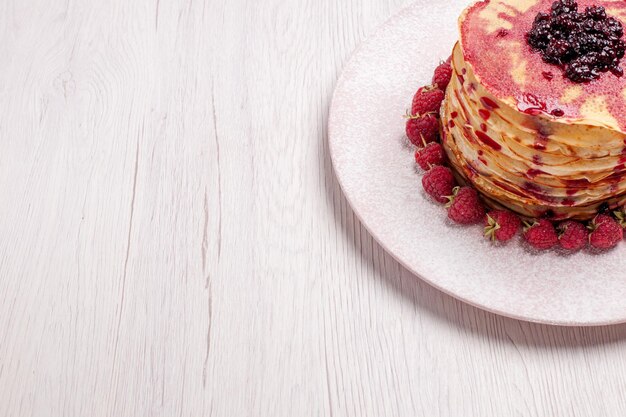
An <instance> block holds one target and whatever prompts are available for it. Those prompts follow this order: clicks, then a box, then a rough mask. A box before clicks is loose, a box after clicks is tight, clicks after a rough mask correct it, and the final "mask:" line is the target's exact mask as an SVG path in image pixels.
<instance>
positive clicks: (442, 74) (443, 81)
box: [433, 62, 452, 90]
mask: <svg viewBox="0 0 626 417" xmlns="http://www.w3.org/2000/svg"><path fill="white" fill-rule="evenodd" d="M451 78H452V66H451V65H450V63H448V62H444V63H443V64H441V65H439V66H438V67H437V68H436V69H435V74H434V75H433V85H436V86H437V87H438V88H441V89H442V90H445V89H446V87H447V86H448V84H450V79H451Z"/></svg>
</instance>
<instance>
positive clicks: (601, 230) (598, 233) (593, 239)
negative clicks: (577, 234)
mask: <svg viewBox="0 0 626 417" xmlns="http://www.w3.org/2000/svg"><path fill="white" fill-rule="evenodd" d="M589 228H590V229H591V230H592V232H591V234H589V243H590V244H591V246H593V247H594V248H597V249H611V248H612V247H614V246H616V245H617V244H618V243H619V242H620V241H621V240H622V239H623V238H624V230H623V229H622V226H620V225H619V223H618V222H616V221H615V220H614V219H613V218H612V217H611V216H608V215H606V214H600V215H598V216H596V218H595V219H593V221H592V222H591V224H590V225H589Z"/></svg>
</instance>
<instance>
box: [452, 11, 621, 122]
mask: <svg viewBox="0 0 626 417" xmlns="http://www.w3.org/2000/svg"><path fill="white" fill-rule="evenodd" d="M553 2H554V0H483V1H479V2H477V3H476V4H474V5H472V6H470V7H469V8H468V9H466V10H465V12H464V13H463V14H462V15H461V18H460V20H459V25H460V32H461V45H462V48H463V54H464V57H465V61H466V62H467V63H468V64H470V65H471V66H472V68H473V70H474V73H475V75H476V78H477V79H478V80H479V82H480V83H481V85H482V86H483V87H485V88H486V89H487V90H488V91H489V92H491V93H492V94H493V95H494V96H495V97H497V98H499V99H500V100H502V101H503V102H504V103H506V104H508V105H510V106H511V107H514V108H517V109H518V110H520V111H525V112H527V113H530V114H537V115H540V116H541V117H549V118H551V119H555V121H562V122H564V123H581V124H589V125H594V126H605V127H608V128H612V129H616V130H619V131H622V132H626V76H623V77H617V76H616V75H613V74H612V73H610V72H606V73H603V74H602V75H601V77H600V78H599V79H597V80H594V81H591V82H589V83H584V84H579V83H574V82H573V81H571V80H569V79H568V78H566V77H565V76H564V75H563V70H562V69H561V68H560V67H558V66H556V65H551V64H548V63H546V62H544V61H543V59H542V57H541V54H540V53H538V52H536V51H533V50H532V48H531V47H530V45H528V43H527V42H526V33H527V32H528V31H529V30H530V29H531V28H532V25H533V21H534V19H535V16H536V15H537V14H538V13H539V12H549V11H550V9H551V6H552V3H553ZM578 5H579V11H584V9H585V7H587V6H593V5H595V6H604V7H605V8H606V11H607V14H609V15H610V16H613V17H615V18H616V19H618V20H619V21H621V22H622V24H624V22H625V21H626V1H623V0H579V1H578ZM625 27H626V25H625ZM622 66H623V67H624V68H625V69H626V58H624V59H623V60H622ZM544 73H551V74H552V77H551V78H552V79H548V78H546V76H545V75H544ZM555 110H556V112H555V114H559V115H560V114H561V112H559V110H561V111H562V112H563V116H562V117H558V118H555V117H553V116H551V115H550V113H552V112H553V111H555Z"/></svg>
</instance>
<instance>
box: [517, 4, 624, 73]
mask: <svg viewBox="0 0 626 417" xmlns="http://www.w3.org/2000/svg"><path fill="white" fill-rule="evenodd" d="M623 35H624V29H623V27H622V23H621V22H620V21H619V20H617V19H615V18H614V17H611V16H607V14H606V10H605V9H604V7H600V6H592V7H587V8H586V9H585V12H584V13H579V12H578V3H576V1H575V0H559V1H556V2H554V3H553V4H552V11H551V13H539V14H538V15H537V16H536V17H535V21H534V23H533V27H532V29H531V30H530V32H528V34H527V39H528V43H529V44H530V46H532V47H533V49H535V50H537V51H539V52H540V53H541V55H542V56H543V60H544V61H545V62H548V63H550V64H554V65H558V66H560V67H561V68H563V70H564V73H565V76H566V77H567V78H569V79H570V80H572V81H574V82H578V83H582V82H588V81H591V80H594V79H597V78H599V77H600V75H601V74H602V73H603V72H607V71H611V72H612V73H613V74H615V75H616V76H619V77H621V76H622V75H623V74H624V71H623V69H622V68H621V67H620V60H621V59H622V58H623V57H624V52H625V50H626V44H625V43H624V41H623V40H622V37H623Z"/></svg>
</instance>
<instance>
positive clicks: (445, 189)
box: [422, 166, 454, 203]
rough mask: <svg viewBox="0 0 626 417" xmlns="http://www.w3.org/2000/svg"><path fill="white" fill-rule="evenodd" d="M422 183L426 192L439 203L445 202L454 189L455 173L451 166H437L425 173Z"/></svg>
mask: <svg viewBox="0 0 626 417" xmlns="http://www.w3.org/2000/svg"><path fill="white" fill-rule="evenodd" d="M422 185H423V186H424V191H426V194H428V195H429V196H431V197H432V198H433V199H434V200H435V201H437V202H439V203H445V202H447V201H448V196H449V195H450V194H452V190H453V189H454V175H452V171H450V168H446V167H442V166H436V167H433V169H431V170H430V171H428V172H427V173H426V175H424V177H423V178H422Z"/></svg>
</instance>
